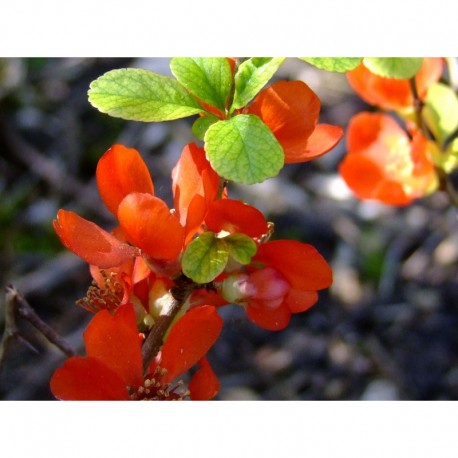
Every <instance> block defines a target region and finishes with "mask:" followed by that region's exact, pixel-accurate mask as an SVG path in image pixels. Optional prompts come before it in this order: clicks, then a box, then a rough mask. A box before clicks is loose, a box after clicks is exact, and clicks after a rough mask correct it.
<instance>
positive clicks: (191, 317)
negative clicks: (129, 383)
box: [160, 305, 223, 382]
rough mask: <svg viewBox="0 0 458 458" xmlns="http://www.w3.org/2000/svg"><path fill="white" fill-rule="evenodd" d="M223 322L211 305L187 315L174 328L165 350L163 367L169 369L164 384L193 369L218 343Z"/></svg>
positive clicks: (190, 311)
mask: <svg viewBox="0 0 458 458" xmlns="http://www.w3.org/2000/svg"><path fill="white" fill-rule="evenodd" d="M222 327H223V320H222V318H221V317H220V316H219V315H218V312H217V311H216V308H215V307H213V306H211V305H203V306H201V307H196V308H193V309H191V310H189V311H188V312H187V313H185V314H184V315H183V316H182V317H181V318H180V319H179V320H178V321H177V322H176V323H175V325H174V326H173V328H172V329H171V331H170V334H169V336H168V337H167V340H166V341H165V343H164V346H163V348H162V360H161V363H160V365H161V367H163V368H164V369H167V373H166V375H165V380H164V381H165V382H167V381H169V382H170V381H172V380H173V379H174V378H175V377H177V376H178V375H179V374H182V373H183V372H185V371H187V370H188V369H189V368H191V367H192V366H194V364H196V363H197V362H198V361H199V360H200V359H201V358H203V357H204V356H205V354H206V353H207V352H208V350H210V348H211V347H212V345H213V344H214V343H215V342H216V339H217V338H218V336H219V334H220V332H221V329H222Z"/></svg>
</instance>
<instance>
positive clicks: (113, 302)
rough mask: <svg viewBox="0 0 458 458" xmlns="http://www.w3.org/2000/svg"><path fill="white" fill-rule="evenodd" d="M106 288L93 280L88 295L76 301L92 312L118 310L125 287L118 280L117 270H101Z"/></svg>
mask: <svg viewBox="0 0 458 458" xmlns="http://www.w3.org/2000/svg"><path fill="white" fill-rule="evenodd" d="M100 273H101V275H102V277H103V282H104V288H100V286H99V285H98V284H97V283H96V282H95V281H93V282H92V284H91V286H89V288H88V290H87V294H86V297H84V298H82V299H79V300H77V301H76V305H78V306H80V307H83V308H84V309H86V310H89V311H90V312H93V313H97V312H98V311H100V310H104V309H105V310H108V311H110V312H112V311H114V310H116V309H117V308H118V306H119V305H120V304H121V301H122V298H123V295H124V287H123V285H122V283H121V282H119V281H118V280H117V274H116V272H110V275H109V276H107V273H106V272H105V271H104V270H101V271H100Z"/></svg>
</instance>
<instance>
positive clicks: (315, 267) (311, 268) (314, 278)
mask: <svg viewBox="0 0 458 458" xmlns="http://www.w3.org/2000/svg"><path fill="white" fill-rule="evenodd" d="M253 260H254V261H255V262H258V261H259V262H261V263H263V264H265V265H266V266H271V267H274V268H275V269H277V270H278V271H279V272H280V273H282V274H283V276H284V277H285V278H286V280H287V281H288V282H289V284H290V285H291V286H292V287H293V288H297V289H300V290H302V291H315V290H319V289H323V288H327V287H328V286H330V285H331V283H332V270H331V268H330V267H329V264H328V263H327V262H326V261H325V259H324V258H323V256H321V254H320V253H318V251H317V250H316V249H315V248H314V247H313V246H312V245H306V244H304V243H301V242H297V241H295V240H275V241H273V242H267V243H264V244H263V245H261V246H260V247H259V249H258V252H257V253H256V255H255V257H254V259H253Z"/></svg>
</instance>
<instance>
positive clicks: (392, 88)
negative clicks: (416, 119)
mask: <svg viewBox="0 0 458 458" xmlns="http://www.w3.org/2000/svg"><path fill="white" fill-rule="evenodd" d="M442 69H443V60H442V58H439V57H433V58H424V59H423V65H422V67H421V69H420V71H419V72H418V73H417V74H416V75H415V83H416V87H417V92H418V97H419V98H420V100H423V99H424V98H425V97H426V95H427V92H428V89H429V87H430V86H431V84H433V83H435V82H437V81H439V79H440V77H441V75H442ZM347 79H348V82H349V83H350V85H351V87H352V88H353V89H354V90H355V92H356V93H357V94H358V95H359V96H360V97H361V98H362V99H363V100H365V101H366V102H367V103H369V104H371V105H376V106H378V107H380V108H383V109H385V110H395V111H404V110H406V109H407V110H408V109H410V110H411V109H413V105H414V97H413V94H412V89H411V86H410V82H409V80H408V79H394V78H384V77H382V76H378V75H375V74H374V73H371V72H370V71H369V70H368V69H367V67H366V66H365V65H364V63H363V62H361V64H360V65H359V66H358V67H356V68H355V69H354V70H351V71H349V72H347Z"/></svg>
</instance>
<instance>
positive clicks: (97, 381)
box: [51, 304, 222, 400]
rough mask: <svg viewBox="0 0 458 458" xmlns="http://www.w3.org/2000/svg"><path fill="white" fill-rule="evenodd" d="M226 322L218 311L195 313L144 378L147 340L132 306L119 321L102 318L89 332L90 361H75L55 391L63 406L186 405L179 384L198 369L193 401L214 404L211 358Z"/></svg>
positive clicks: (119, 313)
mask: <svg viewBox="0 0 458 458" xmlns="http://www.w3.org/2000/svg"><path fill="white" fill-rule="evenodd" d="M221 328H222V319H221V317H220V316H219V315H218V314H217V312H216V309H215V308H214V307H212V306H203V307H198V308H194V309H192V310H190V311H189V312H187V313H186V314H185V315H183V317H181V318H180V319H179V320H178V321H177V323H176V324H175V325H174V327H173V328H172V330H171V332H170V333H169V335H168V337H167V339H166V341H165V343H164V345H163V347H162V351H161V353H160V354H159V355H158V357H157V358H156V360H154V361H153V362H152V363H151V365H150V366H149V368H148V370H147V374H146V375H145V376H144V375H143V369H142V354H141V336H140V335H139V333H138V330H137V324H136V320H135V314H134V310H133V306H132V304H125V305H123V306H121V307H119V308H118V309H117V310H116V312H115V314H114V315H110V313H109V312H108V311H107V310H102V311H100V312H98V313H97V314H96V315H95V316H94V318H93V319H92V320H91V322H90V323H89V325H88V327H87V329H86V331H85V332H84V342H85V346H86V352H87V356H86V357H80V356H76V357H72V358H69V359H68V360H67V361H66V362H65V363H64V365H63V366H62V367H60V368H58V369H57V370H56V371H55V372H54V375H53V376H52V379H51V391H52V393H53V394H54V396H55V397H56V398H57V399H61V400H153V399H154V400H175V399H183V397H185V396H187V394H188V393H187V392H184V393H180V392H179V391H178V389H179V388H180V386H181V384H180V383H177V384H176V385H174V386H173V382H174V380H175V379H176V378H177V377H179V376H180V375H181V374H183V373H184V372H186V371H187V370H188V369H190V368H191V367H193V366H195V365H196V364H198V365H199V370H197V372H195V374H194V375H193V377H192V379H191V381H190V383H189V395H190V397H191V399H194V400H199V399H202V400H204V399H211V398H212V397H214V396H215V395H216V393H217V392H218V390H219V382H218V380H217V378H216V376H215V374H214V373H213V370H212V369H211V367H210V365H209V363H208V361H207V360H206V358H205V354H206V353H207V352H208V350H209V349H210V348H211V347H212V345H213V344H214V343H215V341H216V339H217V338H218V336H219V334H220V332H221Z"/></svg>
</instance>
